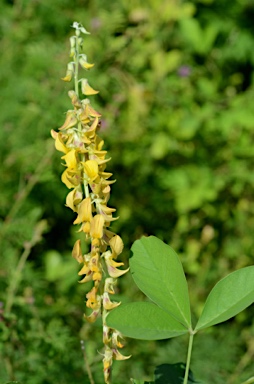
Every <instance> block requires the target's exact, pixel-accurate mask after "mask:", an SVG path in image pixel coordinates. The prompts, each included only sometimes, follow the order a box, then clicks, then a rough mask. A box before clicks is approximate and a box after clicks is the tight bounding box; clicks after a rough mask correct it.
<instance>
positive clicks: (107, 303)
mask: <svg viewBox="0 0 254 384" xmlns="http://www.w3.org/2000/svg"><path fill="white" fill-rule="evenodd" d="M120 304H121V301H119V302H116V301H113V302H112V301H111V300H110V298H109V294H108V292H104V293H103V307H104V308H105V309H106V310H107V311H110V310H111V309H113V308H116V307H118V306H119V305H120Z"/></svg>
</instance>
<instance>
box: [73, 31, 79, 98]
mask: <svg viewBox="0 0 254 384" xmlns="http://www.w3.org/2000/svg"><path fill="white" fill-rule="evenodd" d="M78 66H79V44H78V36H76V52H75V73H74V86H75V93H76V95H77V97H78V98H79V90H78Z"/></svg>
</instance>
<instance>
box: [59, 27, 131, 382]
mask: <svg viewBox="0 0 254 384" xmlns="http://www.w3.org/2000/svg"><path fill="white" fill-rule="evenodd" d="M72 27H73V28H74V30H75V35H74V36H72V37H71V38H70V45H71V50H70V57H71V61H70V63H69V64H68V66H67V72H66V76H65V77H64V78H63V79H62V80H64V81H67V82H70V81H71V80H72V79H73V80H74V86H75V90H70V91H69V93H68V94H69V97H70V99H71V102H72V106H73V107H72V109H71V110H69V111H67V113H66V120H65V122H64V124H63V125H62V126H61V127H60V128H59V131H58V132H56V131H54V130H52V131H51V134H52V137H53V138H54V139H55V147H56V149H57V150H58V151H60V152H63V153H64V155H63V156H62V157H61V159H62V160H63V161H64V162H65V167H66V169H65V171H64V172H63V174H62V182H63V183H64V184H65V185H66V187H67V188H69V189H70V190H71V191H70V192H69V193H68V195H67V197H66V206H67V207H69V208H70V209H71V210H72V211H73V212H75V214H76V215H77V216H76V219H75V220H74V223H73V224H75V225H79V226H80V228H79V231H78V232H80V236H81V237H82V238H84V240H86V241H90V243H91V249H90V252H89V253H87V254H85V255H84V254H83V252H82V244H81V239H79V240H77V241H76V243H75V244H74V247H73V251H72V256H73V257H74V258H75V259H76V260H77V261H78V263H79V264H80V265H81V269H80V271H79V275H80V276H82V279H81V281H80V283H86V282H93V286H92V289H91V290H90V292H88V293H87V295H86V298H87V300H86V306H87V307H88V308H91V310H92V312H91V313H90V315H84V316H85V318H86V320H87V321H89V322H94V321H95V320H96V319H97V318H98V317H100V316H102V323H103V343H104V346H105V350H104V358H103V365H104V379H105V383H110V380H111V379H110V378H111V366H112V360H113V359H116V360H124V359H128V358H129V356H128V357H126V356H123V355H122V354H121V353H120V352H119V350H118V348H121V347H123V344H122V343H121V341H120V339H121V337H122V336H121V333H120V332H118V331H117V330H116V329H114V328H109V327H108V326H107V325H106V321H105V320H106V316H107V314H108V313H109V311H111V310H112V309H113V308H115V307H117V306H119V305H120V303H118V302H112V301H111V300H110V296H109V295H110V294H114V293H115V290H114V287H115V285H116V283H117V278H118V277H119V276H121V275H123V274H125V273H126V272H127V271H128V269H125V270H121V269H118V267H119V266H122V265H123V263H122V262H118V261H116V259H117V258H118V256H119V255H120V254H121V252H122V250H123V242H122V239H121V237H120V236H118V235H117V234H115V233H113V232H112V231H110V230H109V226H110V223H111V222H112V221H113V220H116V219H117V218H114V217H113V216H112V214H113V212H115V209H114V208H110V207H109V206H108V200H109V198H110V191H111V188H110V185H111V184H112V183H114V180H109V179H110V177H111V176H112V173H109V172H106V163H107V162H108V161H109V160H110V159H106V154H107V151H105V150H104V149H103V144H104V141H103V140H102V139H101V138H100V137H99V136H98V134H97V131H98V129H99V127H100V117H101V114H100V113H99V112H97V111H96V110H95V109H94V108H93V107H92V105H91V103H90V100H89V99H88V98H87V97H86V96H92V95H95V94H97V93H98V91H96V90H94V89H93V88H92V87H91V86H90V85H89V83H88V80H87V79H86V78H81V79H79V67H82V68H84V69H85V70H89V69H90V68H92V67H93V64H90V63H89V62H88V61H87V56H86V55H85V54H83V53H81V50H82V46H83V38H82V37H81V35H82V34H89V32H87V31H86V29H85V28H84V27H83V26H82V25H81V24H80V23H77V22H74V23H73V25H72ZM80 91H81V94H82V95H84V97H83V98H82V97H80Z"/></svg>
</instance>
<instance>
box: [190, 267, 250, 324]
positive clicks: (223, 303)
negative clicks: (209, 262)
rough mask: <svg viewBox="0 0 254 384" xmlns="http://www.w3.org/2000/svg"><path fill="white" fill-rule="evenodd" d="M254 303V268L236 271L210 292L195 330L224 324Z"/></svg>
mask: <svg viewBox="0 0 254 384" xmlns="http://www.w3.org/2000/svg"><path fill="white" fill-rule="evenodd" d="M253 301H254V266H251V267H246V268H242V269H239V270H238V271H235V272H233V273H231V274H229V275H228V276H226V277H225V278H224V279H222V280H220V281H219V282H218V283H217V284H216V285H215V287H214V288H213V289H212V291H211V292H210V294H209V296H208V298H207V300H206V303H205V306H204V309H203V312H202V314H201V316H200V319H199V321H198V323H197V326H196V328H195V330H200V329H203V328H207V327H210V326H211V325H215V324H218V323H222V322H223V321H226V320H228V319H230V318H231V317H233V316H235V315H237V314H238V313H239V312H241V311H243V310H244V309H245V308H247V307H248V306H249V305H251V304H252V303H253Z"/></svg>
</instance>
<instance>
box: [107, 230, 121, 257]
mask: <svg viewBox="0 0 254 384" xmlns="http://www.w3.org/2000/svg"><path fill="white" fill-rule="evenodd" d="M109 245H110V248H111V249H112V251H113V253H114V254H115V256H118V255H120V253H122V251H123V247H124V245H123V240H122V239H121V237H120V236H118V235H116V236H114V237H112V238H111V239H110V240H109Z"/></svg>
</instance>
